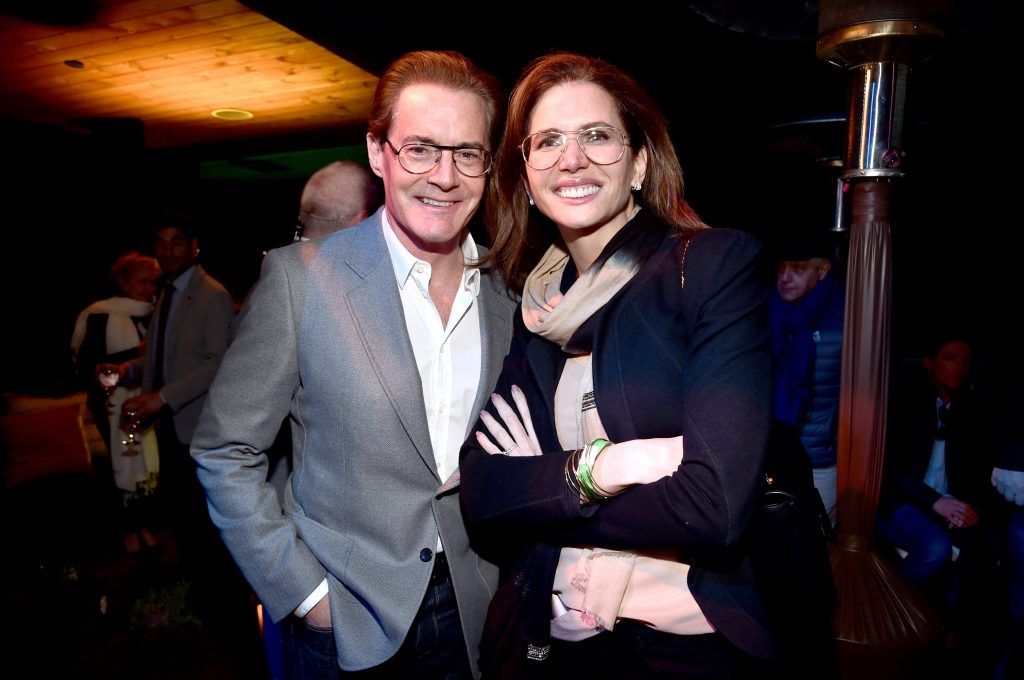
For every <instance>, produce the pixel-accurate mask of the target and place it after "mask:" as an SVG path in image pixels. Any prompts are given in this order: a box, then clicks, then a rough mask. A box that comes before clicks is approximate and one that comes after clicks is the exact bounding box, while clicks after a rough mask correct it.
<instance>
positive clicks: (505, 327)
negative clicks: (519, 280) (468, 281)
mask: <svg viewBox="0 0 1024 680" xmlns="http://www.w3.org/2000/svg"><path fill="white" fill-rule="evenodd" d="M481 250H483V249H481ZM481 254H482V253H481ZM476 302H477V304H478V305H480V386H479V387H478V388H477V392H476V398H475V399H474V400H473V410H472V411H471V412H470V417H469V423H468V425H467V429H466V435H465V436H466V437H468V436H469V435H470V433H471V432H472V430H473V426H474V425H475V424H476V418H477V416H478V415H479V414H480V411H481V410H483V408H484V406H485V405H486V404H487V400H488V399H489V398H490V396H491V391H492V390H493V389H494V385H495V383H497V382H498V376H499V375H501V367H502V365H503V364H504V362H505V355H506V354H508V345H509V341H510V340H511V337H512V313H513V312H514V310H515V309H516V303H515V300H514V299H513V298H512V296H511V295H510V294H509V293H508V292H507V291H505V290H504V285H503V284H502V282H501V280H500V279H499V278H498V277H496V276H492V275H491V273H490V272H489V271H488V270H483V271H481V272H480V295H478V296H477V300H476Z"/></svg>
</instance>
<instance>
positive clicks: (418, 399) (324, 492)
mask: <svg viewBox="0 0 1024 680" xmlns="http://www.w3.org/2000/svg"><path fill="white" fill-rule="evenodd" d="M482 274H483V276H482V278H481V287H480V294H479V296H478V298H477V304H479V305H480V324H481V329H480V330H481V337H482V342H483V349H482V361H481V365H482V375H481V380H480V386H479V389H478V390H477V396H476V402H475V406H474V412H476V411H478V410H479V409H480V408H482V406H483V404H484V402H485V400H486V399H487V397H489V395H490V393H491V389H492V387H493V385H494V383H495V381H496V380H497V377H498V374H499V372H500V370H501V363H502V360H503V358H504V357H505V354H506V353H507V351H508V346H509V342H510V340H511V335H512V324H511V319H512V314H513V313H514V311H515V309H516V303H515V301H514V300H513V299H512V298H511V297H510V296H509V294H508V293H507V292H506V291H505V288H504V285H503V284H502V283H501V281H500V280H499V279H498V278H497V277H496V276H493V275H491V274H490V273H489V272H488V271H486V270H485V271H483V272H482ZM422 394H423V392H422V389H421V385H420V377H419V373H418V371H417V369H416V362H415V359H414V355H413V349H412V344H411V343H410V341H409V336H408V331H407V330H406V327H405V318H404V315H403V313H402V304H401V300H400V298H399V291H398V287H397V286H396V284H395V276H394V271H393V269H392V264H391V259H390V257H389V255H388V251H387V246H386V245H385V242H384V236H383V233H382V232H381V220H380V213H379V212H378V213H377V214H376V215H374V216H373V217H370V218H369V219H367V220H366V221H364V222H362V223H361V224H359V225H358V226H356V227H353V228H352V229H347V230H343V231H340V232H337V233H335V234H332V235H330V236H328V237H326V238H323V239H316V240H313V241H307V242H305V243H298V244H294V245H292V246H289V247H286V248H282V249H279V250H275V251H272V252H271V253H270V254H269V255H267V257H266V259H265V260H264V264H263V273H262V276H261V278H260V282H259V284H258V285H257V287H256V289H255V290H254V291H253V294H252V296H251V298H250V300H249V303H248V305H247V307H246V309H245V311H244V312H243V315H242V319H241V323H240V325H239V328H238V335H237V336H236V337H235V340H234V342H233V343H232V345H231V348H230V350H229V351H228V354H227V356H226V357H225V359H224V363H223V364H222V366H221V370H220V373H219V375H218V376H217V380H216V382H215V383H214V385H213V387H212V388H211V390H210V397H209V400H208V402H207V405H206V409H205V411H204V412H203V416H202V419H201V421H200V423H199V428H198V429H197V431H196V435H195V439H194V440H193V446H192V455H193V457H194V458H195V460H196V462H197V464H198V466H199V471H198V472H199V479H200V481H201V482H202V484H203V486H205V487H206V490H207V494H208V498H209V504H210V514H211V517H212V518H213V521H214V522H215V523H216V524H217V525H218V526H219V527H220V529H221V533H222V535H223V537H224V541H225V543H227V545H228V548H229V549H230V550H231V552H232V554H233V555H234V557H235V560H236V561H237V562H238V564H239V566H240V567H241V569H242V571H243V572H244V574H245V575H246V578H248V580H249V583H250V584H251V585H252V587H253V588H254V589H255V591H256V593H257V594H258V595H259V597H260V599H261V600H262V601H263V604H264V606H265V607H266V608H267V611H268V613H269V614H270V616H271V617H272V618H273V619H274V620H275V621H276V620H280V619H283V618H284V617H286V616H288V615H289V614H290V613H291V612H292V611H293V610H294V609H295V608H296V607H297V606H299V604H301V603H302V601H303V600H304V599H305V598H306V597H307V596H308V595H309V594H310V593H311V592H313V590H314V589H315V588H316V587H317V585H318V584H319V583H320V581H321V580H323V578H324V577H325V576H326V577H327V581H328V586H329V592H330V603H331V618H332V620H333V621H334V637H335V641H336V643H337V646H338V660H339V664H340V665H341V667H342V668H343V669H345V670H357V669H362V668H368V667H371V666H374V665H377V664H379V663H382V662H383V661H385V660H387V659H388V658H390V657H391V656H393V655H394V653H395V652H397V650H398V648H399V647H400V646H401V644H402V641H403V640H404V638H405V636H406V633H407V632H408V630H409V628H410V625H411V623H412V620H413V617H414V616H415V614H416V612H417V611H418V609H419V606H420V602H421V600H422V598H423V595H424V593H425V592H426V589H427V585H428V582H429V579H430V573H431V569H432V567H433V560H432V559H431V560H429V561H422V560H421V551H423V550H424V548H427V549H429V550H430V551H431V552H432V551H433V550H434V548H435V547H436V541H437V533H438V532H440V535H441V539H442V541H443V543H444V547H445V552H446V554H447V556H448V562H449V566H450V568H451V573H452V581H453V584H454V586H455V593H456V598H457V600H458V604H459V614H460V617H461V619H462V626H463V632H464V634H465V639H466V645H467V650H468V652H469V658H470V659H471V661H472V663H473V670H474V673H475V672H476V657H477V655H478V651H477V646H478V643H479V640H480V636H481V633H482V629H483V622H484V617H485V614H486V611H487V605H488V603H489V601H490V599H491V596H492V595H493V592H494V588H495V585H496V581H497V569H496V568H495V567H494V566H493V565H491V564H490V563H488V562H486V561H484V560H483V559H481V558H479V557H478V556H477V555H476V554H475V553H474V552H473V551H472V550H470V547H469V541H468V539H467V536H466V530H465V527H464V525H463V521H462V515H461V512H460V509H459V499H458V489H457V488H456V489H455V490H452V491H448V492H444V493H438V487H439V486H440V485H441V483H442V481H444V480H441V479H440V478H439V477H438V473H437V469H436V466H435V463H434V455H433V451H432V449H431V445H430V436H429V431H428V429H427V421H426V413H425V407H424V404H423V396H422ZM286 417H287V418H290V419H291V425H292V455H293V464H294V471H293V473H292V477H291V480H290V484H288V485H287V487H286V489H285V495H284V502H283V508H282V504H281V503H279V501H278V497H277V495H276V494H275V492H274V489H273V488H272V487H271V485H270V484H268V483H267V481H266V476H267V456H266V454H265V453H264V452H265V451H266V450H267V448H268V447H269V446H270V445H271V444H272V443H273V441H274V437H275V435H276V433H277V431H278V428H279V426H280V424H281V421H282V419H284V418H286ZM467 434H468V432H467Z"/></svg>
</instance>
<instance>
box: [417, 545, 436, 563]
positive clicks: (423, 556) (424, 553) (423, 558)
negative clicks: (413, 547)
mask: <svg viewBox="0 0 1024 680" xmlns="http://www.w3.org/2000/svg"><path fill="white" fill-rule="evenodd" d="M433 556H434V553H433V551H431V549H430V548H424V549H423V550H421V551H420V562H429V561H430V558H431V557H433Z"/></svg>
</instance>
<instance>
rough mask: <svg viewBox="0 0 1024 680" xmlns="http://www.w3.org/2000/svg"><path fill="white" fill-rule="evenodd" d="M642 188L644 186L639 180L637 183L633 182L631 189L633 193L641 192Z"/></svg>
mask: <svg viewBox="0 0 1024 680" xmlns="http://www.w3.org/2000/svg"><path fill="white" fill-rule="evenodd" d="M642 187H643V185H642V184H641V183H640V181H639V180H637V181H636V182H633V184H631V185H630V187H629V188H630V189H632V190H633V191H640V189H641V188H642Z"/></svg>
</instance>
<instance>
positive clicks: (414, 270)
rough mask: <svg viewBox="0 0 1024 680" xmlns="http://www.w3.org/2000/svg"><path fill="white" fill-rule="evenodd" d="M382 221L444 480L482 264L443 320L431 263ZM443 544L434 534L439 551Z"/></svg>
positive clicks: (469, 364)
mask: <svg viewBox="0 0 1024 680" xmlns="http://www.w3.org/2000/svg"><path fill="white" fill-rule="evenodd" d="M381 227H382V229H383V230H384V242H385V243H386V244H387V248H388V254H389V255H390V256H391V265H392V268H393V269H394V272H395V281H396V283H397V284H398V292H399V296H400V298H401V300H402V312H403V314H404V315H405V327H406V329H407V331H408V333H409V342H410V343H412V351H413V355H414V356H415V358H416V368H417V370H418V371H419V374H420V383H421V385H422V389H423V405H424V406H425V409H426V416H427V428H428V429H429V431H430V446H431V449H432V450H433V452H434V463H435V464H436V465H437V474H438V476H439V477H440V478H441V481H442V482H444V481H445V480H447V479H448V478H449V477H450V476H451V475H452V473H453V472H455V469H456V468H457V467H458V465H459V450H460V449H461V448H462V443H463V442H464V441H465V439H466V435H467V434H468V431H469V426H470V425H471V424H472V422H473V421H474V420H475V418H473V415H474V414H473V413H471V411H472V409H473V402H474V401H475V400H476V393H477V389H478V388H479V386H480V369H481V350H480V307H479V305H478V304H477V295H478V294H479V293H480V270H479V269H476V268H469V267H467V268H466V269H465V271H464V272H463V274H462V282H461V284H460V285H459V290H458V292H457V293H456V295H455V300H454V301H453V303H452V309H451V312H450V314H449V316H448V322H447V324H446V323H444V322H442V320H441V316H440V314H438V312H437V308H436V307H435V306H434V301H433V300H432V299H431V298H430V275H431V266H430V264H429V263H428V262H425V261H423V260H420V259H417V258H416V257H415V256H414V255H413V254H412V253H410V252H409V251H408V250H406V249H405V246H403V245H402V243H401V241H399V240H398V237H397V236H395V233H394V231H393V228H392V226H391V222H390V221H389V219H388V212H387V210H386V209H385V210H384V211H383V212H382V213H381ZM462 254H463V257H464V258H465V260H466V261H467V262H473V261H475V260H476V259H477V257H478V255H479V253H478V251H477V247H476V242H475V241H473V237H472V236H471V235H470V234H469V233H467V234H466V238H465V239H464V240H463V242H462ZM443 550H444V546H443V545H442V544H441V537H440V535H438V537H437V551H438V552H442V551H443ZM326 594H327V579H324V580H323V581H322V582H321V583H320V585H319V586H317V588H316V590H314V591H313V592H312V593H311V594H310V595H309V597H307V598H306V599H305V600H304V601H303V602H302V604H301V605H299V606H298V608H297V609H296V610H295V615H296V616H298V617H303V616H305V615H306V614H307V613H308V612H309V610H310V609H312V608H313V607H314V606H315V605H316V604H317V603H318V602H319V601H320V600H322V599H323V597H324V596H325V595H326Z"/></svg>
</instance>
